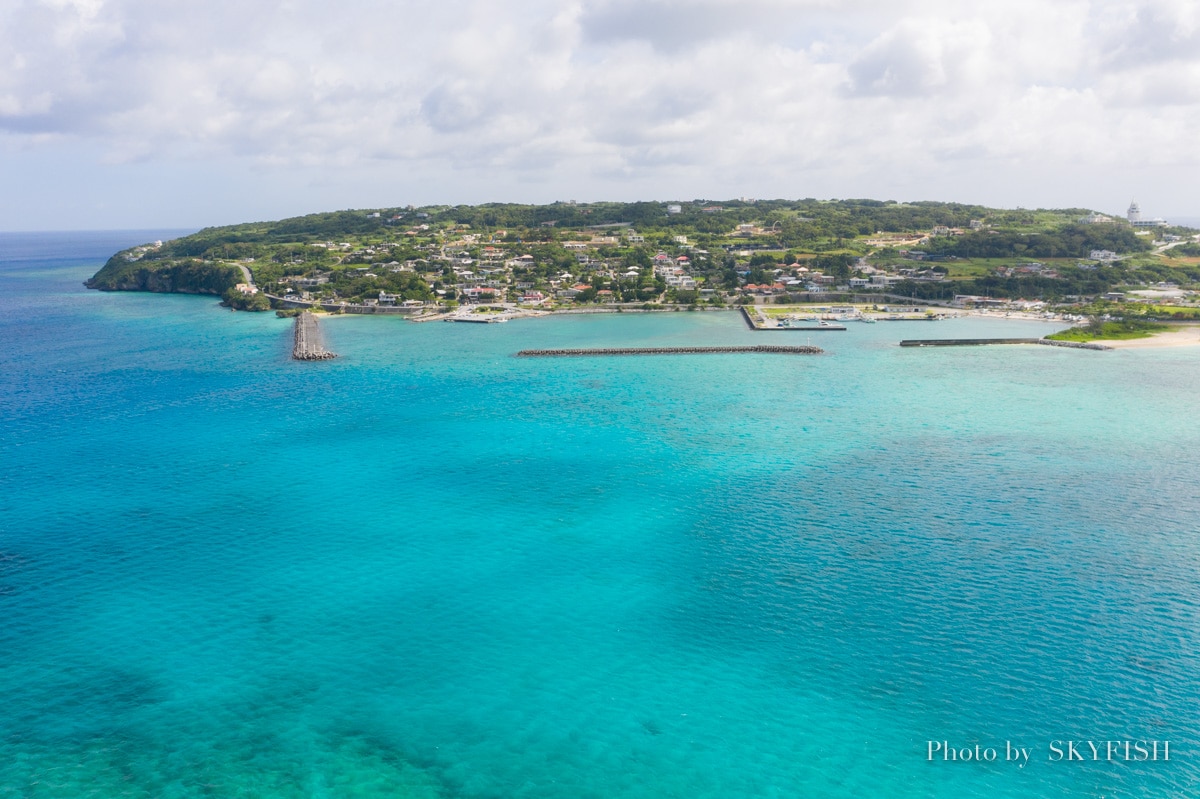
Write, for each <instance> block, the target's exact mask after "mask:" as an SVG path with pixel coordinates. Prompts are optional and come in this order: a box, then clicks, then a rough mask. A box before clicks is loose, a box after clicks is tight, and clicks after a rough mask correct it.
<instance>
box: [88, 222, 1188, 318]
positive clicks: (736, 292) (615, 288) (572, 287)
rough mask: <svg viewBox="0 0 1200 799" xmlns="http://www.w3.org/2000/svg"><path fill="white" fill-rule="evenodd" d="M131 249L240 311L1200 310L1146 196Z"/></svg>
mask: <svg viewBox="0 0 1200 799" xmlns="http://www.w3.org/2000/svg"><path fill="white" fill-rule="evenodd" d="M118 255H119V257H114V261H115V262H116V264H115V265H116V267H122V266H124V267H137V268H140V269H141V270H142V271H143V272H144V271H145V267H148V266H149V267H155V266H170V267H171V268H173V269H176V270H182V269H184V268H185V267H186V268H190V269H192V270H193V271H197V270H199V271H203V270H204V269H209V270H212V269H226V270H229V271H228V272H227V274H232V275H235V278H236V283H235V284H234V285H232V286H228V287H226V288H225V290H224V294H225V297H226V301H227V303H228V304H230V305H231V306H232V307H245V308H249V309H254V310H266V309H269V308H275V309H278V310H281V311H287V310H289V309H293V310H294V309H303V308H310V309H313V310H317V311H326V312H335V313H370V314H402V315H405V316H408V317H410V318H412V319H414V320H431V319H437V318H447V319H454V320H461V321H502V320H506V319H509V318H514V317H517V316H523V315H539V314H543V313H549V312H560V313H561V312H605V311H617V310H628V311H636V310H641V311H650V310H679V309H688V310H702V309H712V308H728V307H731V306H754V307H757V308H758V309H759V310H758V311H756V313H755V314H753V318H754V319H756V320H758V323H760V324H762V325H765V326H768V327H769V326H772V325H777V326H778V325H785V326H786V325H788V324H796V323H804V322H820V321H831V320H836V321H847V320H850V319H854V320H862V321H872V319H873V318H897V315H898V314H907V315H910V316H911V315H912V314H914V313H917V314H920V315H922V316H930V317H935V316H937V315H940V314H942V313H944V312H946V311H948V309H993V310H998V311H1004V312H1022V313H1035V314H1052V313H1053V314H1059V315H1062V314H1063V313H1069V311H1070V309H1071V307H1072V306H1082V305H1086V304H1089V303H1097V302H1107V303H1130V302H1134V303H1140V304H1146V305H1158V306H1162V307H1168V308H1170V309H1171V310H1170V313H1172V314H1176V315H1178V314H1184V315H1186V316H1191V312H1192V311H1193V310H1195V309H1196V308H1197V300H1198V298H1200V295H1198V294H1197V290H1198V289H1200V233H1197V232H1196V231H1195V230H1192V229H1189V228H1183V227H1177V226H1172V225H1171V224H1170V223H1169V222H1167V221H1165V220H1162V219H1145V218H1143V216H1142V214H1141V210H1140V207H1139V206H1138V204H1137V203H1136V202H1134V203H1132V204H1131V205H1130V207H1129V209H1128V211H1127V213H1126V215H1125V216H1124V217H1114V216H1108V215H1104V214H1100V213H1097V212H1095V211H1087V210H1085V209H1074V210H1070V209H1069V210H1066V211H1040V210H1039V211H1026V210H1023V209H1017V210H1015V211H1012V210H996V209H986V208H981V207H976V206H959V205H953V204H944V203H918V204H900V203H882V202H876V201H829V202H825V203H818V202H817V201H798V202H793V203H788V202H786V201H756V200H747V199H741V200H738V201H730V202H726V203H714V202H709V201H704V200H697V201H693V202H687V203H684V202H678V203H672V202H667V203H633V204H619V203H597V204H580V203H575V202H565V203H555V204H552V205H548V206H458V207H451V208H447V207H433V208H414V207H405V208H396V209H383V210H366V211H344V212H337V213H335V214H323V215H314V216H313V217H302V218H299V219H294V220H284V221H283V222H280V223H267V224H266V225H257V226H255V225H243V226H233V227H231V228H216V229H209V230H206V231H201V232H200V233H198V234H195V235H194V236H191V237H186V238H185V239H181V240H178V241H176V242H167V243H166V244H164V243H161V242H156V243H155V244H153V245H146V246H143V247H138V248H134V249H132V250H128V251H125V252H124V253H121V254H118ZM114 261H110V264H109V267H112V266H114ZM109 267H106V269H109ZM235 268H236V272H234V271H232V270H233V269H235ZM127 271H128V269H127ZM151 271H153V270H151ZM103 274H104V273H103V271H102V273H101V274H99V275H97V279H99V278H101V277H102V276H103ZM150 279H153V274H151V277H150ZM97 287H101V288H103V287H104V286H103V285H99V286H97ZM130 287H132V286H130ZM149 290H156V289H155V288H154V287H153V286H150V287H149ZM183 290H186V289H183ZM213 293H216V292H213ZM772 306H779V307H778V308H775V307H772ZM785 306H806V307H805V308H802V309H800V310H799V311H797V310H796V309H793V308H787V307H785Z"/></svg>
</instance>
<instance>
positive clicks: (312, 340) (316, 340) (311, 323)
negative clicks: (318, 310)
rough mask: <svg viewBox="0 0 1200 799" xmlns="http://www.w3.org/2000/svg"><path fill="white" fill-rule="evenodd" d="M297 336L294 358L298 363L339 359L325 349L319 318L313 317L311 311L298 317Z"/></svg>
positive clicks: (293, 350)
mask: <svg viewBox="0 0 1200 799" xmlns="http://www.w3.org/2000/svg"><path fill="white" fill-rule="evenodd" d="M295 335H296V340H295V343H294V345H293V346H292V357H293V358H295V359H296V360H297V361H327V360H329V359H330V358H336V357H337V356H336V355H334V354H333V353H332V352H329V351H328V350H326V349H325V342H324V341H323V340H322V338H321V328H319V327H317V317H315V316H313V315H312V312H311V311H305V312H304V313H302V314H300V315H299V316H297V317H296V334H295Z"/></svg>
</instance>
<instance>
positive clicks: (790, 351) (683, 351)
mask: <svg viewBox="0 0 1200 799" xmlns="http://www.w3.org/2000/svg"><path fill="white" fill-rule="evenodd" d="M731 352H752V353H753V352H758V353H772V354H779V355H821V354H822V353H824V352H825V351H824V350H823V349H821V348H820V347H808V346H793V347H788V346H778V347H773V346H770V345H760V346H756V347H606V348H599V349H579V350H521V351H520V352H518V353H517V357H518V358H566V357H575V356H587V355H693V354H707V353H731Z"/></svg>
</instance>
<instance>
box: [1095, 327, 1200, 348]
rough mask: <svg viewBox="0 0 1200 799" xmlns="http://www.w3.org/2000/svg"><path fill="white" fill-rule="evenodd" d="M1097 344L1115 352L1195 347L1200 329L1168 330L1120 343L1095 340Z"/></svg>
mask: <svg viewBox="0 0 1200 799" xmlns="http://www.w3.org/2000/svg"><path fill="white" fill-rule="evenodd" d="M1096 343H1097V344H1104V345H1105V346H1108V347H1112V348H1113V349H1116V350H1146V349H1160V348H1162V347H1195V346H1200V327H1185V328H1183V329H1181V330H1169V331H1167V332H1165V333H1158V334H1156V335H1154V336H1151V337H1150V338H1132V339H1125V340H1121V341H1109V340H1105V339H1097V340H1096Z"/></svg>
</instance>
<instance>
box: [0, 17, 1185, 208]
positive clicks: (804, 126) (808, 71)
mask: <svg viewBox="0 0 1200 799" xmlns="http://www.w3.org/2000/svg"><path fill="white" fill-rule="evenodd" d="M1197 45H1200V12H1197V10H1196V7H1195V6H1194V5H1193V4H1192V3H1190V2H1183V0H1154V1H1153V2H1151V1H1150V0H1147V1H1146V2H1117V1H1116V0H1113V1H1109V2H1106V1H1105V0H1093V1H1092V2H1088V1H1087V0H1057V1H1055V0H1050V2H1033V0H1012V2H1008V3H1004V4H974V6H971V5H967V6H964V5H963V4H961V3H952V2H949V0H899V1H898V2H893V3H888V4H886V5H881V4H879V3H875V2H869V0H854V1H852V2H847V1H846V0H842V1H841V2H839V1H838V0H742V1H741V2H733V1H732V0H642V1H641V2H636V3H635V2H632V0H576V1H575V2H567V3H563V2H556V1H555V0H525V1H524V2H511V3H507V4H503V5H498V4H494V3H484V2H481V1H480V0H447V2H441V3H437V4H430V3H416V2H400V3H396V2H383V0H358V1H357V2H353V1H351V2H347V3H344V4H340V5H337V6H333V5H330V4H325V3H319V2H316V0H288V2H258V1H256V0H250V1H249V2H246V0H240V2H233V1H232V0H210V2H206V3H203V4H202V3H198V2H195V0H192V1H191V2H182V3H167V4H164V3H158V2H151V1H150V0H41V1H40V2H39V1H37V0H12V2H10V3H9V4H8V5H7V6H5V7H4V8H3V9H0V65H6V66H5V67H4V68H3V69H0V132H3V135H4V141H5V142H6V143H7V146H8V148H9V149H12V148H14V147H16V148H22V149H27V148H29V147H40V148H47V147H49V148H52V147H55V146H59V145H56V144H55V142H61V141H64V140H68V139H69V140H74V141H76V142H81V143H87V144H88V146H89V148H99V149H100V150H101V151H102V152H104V153H105V155H106V158H107V159H108V160H110V161H114V162H121V161H145V162H151V163H153V162H155V161H158V160H162V161H167V160H172V159H175V160H178V159H184V160H195V161H198V162H203V161H204V160H206V159H214V160H221V161H223V162H225V161H228V160H229V159H241V160H243V161H247V162H249V163H250V164H254V165H257V166H258V167H260V168H261V169H263V170H265V171H263V172H260V173H259V174H260V175H263V176H267V175H269V174H270V173H271V170H277V169H287V168H310V169H318V168H321V167H329V166H333V167H337V168H339V169H347V170H349V169H351V168H353V169H354V170H355V171H356V172H359V171H362V170H367V171H370V170H371V169H375V168H376V167H379V168H383V166H384V165H389V164H390V165H395V168H396V170H399V171H401V172H403V171H405V170H408V171H409V172H410V173H411V174H414V175H416V174H420V175H422V176H425V177H426V178H432V179H437V178H438V177H439V176H441V177H442V178H443V179H444V181H445V182H446V183H447V184H448V185H449V184H453V185H457V186H459V187H460V189H461V191H462V192H463V193H464V195H466V194H474V191H473V190H472V188H471V187H470V186H469V181H470V180H471V179H472V176H473V175H474V176H478V175H483V174H487V175H488V176H489V179H491V180H498V181H499V184H500V185H515V184H519V183H521V182H522V181H528V180H533V181H548V182H550V183H555V182H556V181H561V180H564V179H566V177H567V176H569V177H570V178H571V179H572V180H576V181H579V182H580V184H581V186H585V187H592V190H593V191H595V192H596V193H598V194H604V195H607V196H616V195H617V194H619V193H621V192H623V191H625V190H627V189H628V187H630V186H632V185H635V183H636V185H639V186H642V185H661V186H663V188H662V190H661V193H662V194H663V195H669V194H673V193H674V191H673V189H672V187H673V186H675V185H689V186H697V187H703V186H708V187H710V191H708V192H706V193H710V194H717V193H720V192H722V191H726V192H727V193H731V194H732V193H758V194H767V193H768V192H767V191H764V190H757V189H755V186H763V187H764V188H765V187H768V186H782V187H785V188H786V187H795V188H794V189H792V190H791V191H787V192H785V193H787V194H792V195H795V194H819V193H821V190H822V189H823V190H824V193H826V194H832V195H837V196H845V195H847V194H849V193H850V192H848V191H844V190H840V189H839V188H837V186H838V185H839V183H838V182H839V180H841V181H843V182H846V181H856V182H858V185H863V186H865V187H866V189H867V190H866V191H863V190H861V189H860V190H859V191H858V193H860V194H872V193H880V194H882V193H883V191H882V189H880V190H879V191H878V192H872V191H870V187H871V183H870V181H871V176H872V175H876V176H879V184H878V185H880V186H895V185H900V186H903V183H904V181H911V182H912V184H913V186H912V189H911V192H912V193H913V195H916V196H920V195H924V196H930V195H929V194H928V192H927V190H926V189H925V188H924V186H926V185H928V186H931V187H933V186H945V185H952V183H953V181H954V180H955V178H956V176H960V175H963V174H965V173H966V172H970V173H971V174H973V175H981V176H984V177H986V176H989V175H991V176H994V182H993V183H991V184H985V186H984V187H983V188H982V191H981V193H983V194H984V196H980V197H979V199H981V200H989V199H992V200H999V198H994V197H992V196H990V195H987V194H986V192H987V191H990V190H994V189H995V187H997V186H1002V185H1003V186H1011V187H1012V192H1016V191H1019V190H1022V189H1021V187H1019V186H1017V185H1015V178H1014V165H1019V166H1020V168H1021V169H1022V170H1029V172H1030V173H1031V174H1035V175H1036V174H1037V172H1038V168H1039V166H1038V165H1043V166H1045V167H1046V169H1047V170H1049V169H1050V167H1053V170H1055V171H1061V170H1062V169H1063V168H1064V166H1063V165H1064V164H1067V165H1070V164H1075V165H1077V168H1078V169H1079V170H1085V169H1086V170H1090V171H1091V172H1092V173H1095V172H1097V171H1103V170H1106V169H1116V168H1118V167H1119V165H1121V164H1123V163H1126V162H1127V160H1128V159H1129V157H1130V155H1131V153H1132V152H1147V151H1153V152H1155V153H1157V155H1156V158H1157V159H1158V161H1160V162H1167V161H1171V162H1174V163H1176V164H1177V165H1180V167H1181V168H1183V169H1185V170H1186V169H1191V170H1195V169H1196V166H1197V160H1196V157H1195V155H1193V152H1194V150H1193V149H1192V147H1191V145H1190V143H1189V142H1188V121H1189V119H1194V118H1195V113H1194V112H1195V110H1196V105H1197V103H1200V47H1198V46H1197ZM372 165H375V167H372ZM264 179H266V178H264ZM889 181H890V182H889ZM814 184H816V185H815V186H814ZM735 189H736V190H735ZM1024 190H1028V191H1030V192H1033V193H1035V194H1036V192H1037V188H1036V187H1035V186H1026V187H1024ZM1054 190H1056V191H1057V190H1058V187H1054ZM580 193H581V194H582V193H583V192H582V191H581V192H580ZM1048 193H1051V194H1053V192H1048ZM959 196H966V197H968V198H970V196H971V191H970V190H968V189H964V190H963V191H962V192H960V193H959ZM1038 202H1039V201H1038V200H1037V199H1030V200H1028V201H1027V202H1026V203H1025V204H1031V205H1032V204H1037V203H1038Z"/></svg>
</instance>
